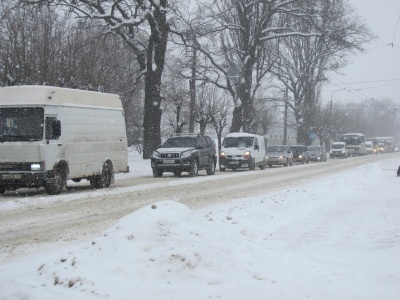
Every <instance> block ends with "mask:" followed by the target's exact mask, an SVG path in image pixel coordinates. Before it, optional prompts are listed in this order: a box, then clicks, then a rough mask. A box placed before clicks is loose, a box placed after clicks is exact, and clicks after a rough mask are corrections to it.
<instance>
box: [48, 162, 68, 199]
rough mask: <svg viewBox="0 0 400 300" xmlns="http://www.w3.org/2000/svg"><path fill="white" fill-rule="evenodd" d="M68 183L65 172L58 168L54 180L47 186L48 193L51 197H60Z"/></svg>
mask: <svg viewBox="0 0 400 300" xmlns="http://www.w3.org/2000/svg"><path fill="white" fill-rule="evenodd" d="M65 181H66V175H65V171H64V170H63V169H62V168H61V167H58V168H56V169H55V170H54V178H53V181H52V182H51V183H48V184H46V192H47V193H48V194H49V195H58V194H60V193H61V191H62V189H63V187H64V185H65Z"/></svg>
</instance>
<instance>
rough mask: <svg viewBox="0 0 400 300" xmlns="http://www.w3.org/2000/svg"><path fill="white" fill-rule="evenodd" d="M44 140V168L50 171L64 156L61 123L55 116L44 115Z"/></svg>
mask: <svg viewBox="0 0 400 300" xmlns="http://www.w3.org/2000/svg"><path fill="white" fill-rule="evenodd" d="M44 138H45V141H44V144H43V148H44V149H43V150H42V151H43V152H44V159H45V161H46V168H47V169H48V170H52V169H53V167H54V164H55V163H56V162H58V161H59V160H60V159H61V158H64V156H65V153H62V152H63V147H62V139H61V122H60V121H59V120H58V118H57V115H56V114H46V115H45V122H44Z"/></svg>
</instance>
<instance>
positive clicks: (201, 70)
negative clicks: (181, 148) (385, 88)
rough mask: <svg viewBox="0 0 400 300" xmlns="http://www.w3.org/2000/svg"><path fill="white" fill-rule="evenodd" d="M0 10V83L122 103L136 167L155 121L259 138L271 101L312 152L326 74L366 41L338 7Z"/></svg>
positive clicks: (208, 3) (268, 4)
mask: <svg viewBox="0 0 400 300" xmlns="http://www.w3.org/2000/svg"><path fill="white" fill-rule="evenodd" d="M0 1H1V3H2V7H1V22H2V32H1V36H0V39H1V40H0V42H1V46H0V47H1V49H0V51H1V55H2V57H1V60H2V65H1V67H0V68H1V69H0V73H1V74H0V80H1V82H0V84H1V85H3V86H4V85H15V84H52V85H59V86H67V87H77V88H86V89H91V90H102V91H106V92H116V93H118V94H120V95H121V96H122V97H123V99H124V106H125V109H126V114H127V124H128V133H130V135H131V136H132V140H134V139H138V138H139V136H140V132H141V131H143V157H144V158H148V157H150V155H151V152H152V150H153V149H154V148H156V147H157V145H158V144H159V143H160V142H161V135H162V133H163V131H162V130H163V129H164V126H162V125H163V120H165V121H166V122H167V124H168V127H169V128H173V130H174V131H175V132H181V131H183V130H187V127H189V130H193V128H194V126H193V123H194V122H196V123H198V125H199V127H200V129H201V130H205V128H206V127H207V126H212V127H213V128H214V129H215V130H216V132H217V134H218V136H219V137H220V136H221V135H222V132H223V130H226V129H227V128H228V127H229V131H239V130H243V131H247V132H255V133H256V132H257V133H265V132H266V130H267V128H268V126H270V125H271V124H272V122H273V121H274V120H273V116H274V114H276V112H277V110H278V108H277V107H276V105H275V104H274V103H276V99H281V100H283V101H286V105H288V107H289V108H290V109H291V110H292V112H293V113H294V116H295V120H296V126H297V129H298V140H299V142H305V143H308V142H309V141H308V132H309V130H310V128H311V127H314V126H316V120H317V119H318V116H320V111H319V107H320V103H319V92H320V89H321V86H322V85H323V84H324V83H325V82H326V81H327V78H326V74H327V72H328V71H338V70H340V68H342V67H343V66H344V65H345V64H346V63H347V57H349V55H350V54H351V53H353V52H356V51H362V49H363V45H365V43H367V42H368V41H370V40H371V39H372V35H371V33H370V32H369V30H368V29H367V28H366V27H365V25H364V24H363V23H362V22H361V21H360V20H359V19H358V17H357V15H356V14H355V13H354V12H353V11H352V9H351V7H350V6H349V5H348V3H347V1H346V0H329V1H326V0H289V1H288V0H270V1H265V0H252V1H250V0H215V1H214V0H203V1H197V2H196V3H192V2H190V1H183V0H182V1H181V0H169V1H167V0H157V1H154V0H118V1H117V0H110V1H90V0H80V1H78V0H46V1H45V0H20V1H19V3H18V5H15V3H16V2H15V1H11V0H0ZM283 91H287V93H286V96H285V97H282V95H283ZM277 95H278V96H277ZM289 96H290V98H291V99H292V100H293V101H287V99H288V98H289ZM270 98H271V99H274V102H269V101H267V100H265V99H270ZM137 99H144V102H143V105H142V103H141V102H140V101H137ZM285 99H286V100H285ZM141 107H143V112H144V113H143V114H141V113H140V112H141ZM162 112H166V114H165V116H164V118H162Z"/></svg>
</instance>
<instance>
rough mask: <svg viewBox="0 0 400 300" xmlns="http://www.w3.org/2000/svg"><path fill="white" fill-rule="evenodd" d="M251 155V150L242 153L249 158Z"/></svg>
mask: <svg viewBox="0 0 400 300" xmlns="http://www.w3.org/2000/svg"><path fill="white" fill-rule="evenodd" d="M250 156H251V151H245V152H244V154H243V157H244V158H249V157H250Z"/></svg>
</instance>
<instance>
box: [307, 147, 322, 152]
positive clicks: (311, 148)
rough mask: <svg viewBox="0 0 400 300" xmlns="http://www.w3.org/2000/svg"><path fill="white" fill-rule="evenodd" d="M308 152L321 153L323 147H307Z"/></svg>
mask: <svg viewBox="0 0 400 300" xmlns="http://www.w3.org/2000/svg"><path fill="white" fill-rule="evenodd" d="M307 150H308V151H321V147H307Z"/></svg>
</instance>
